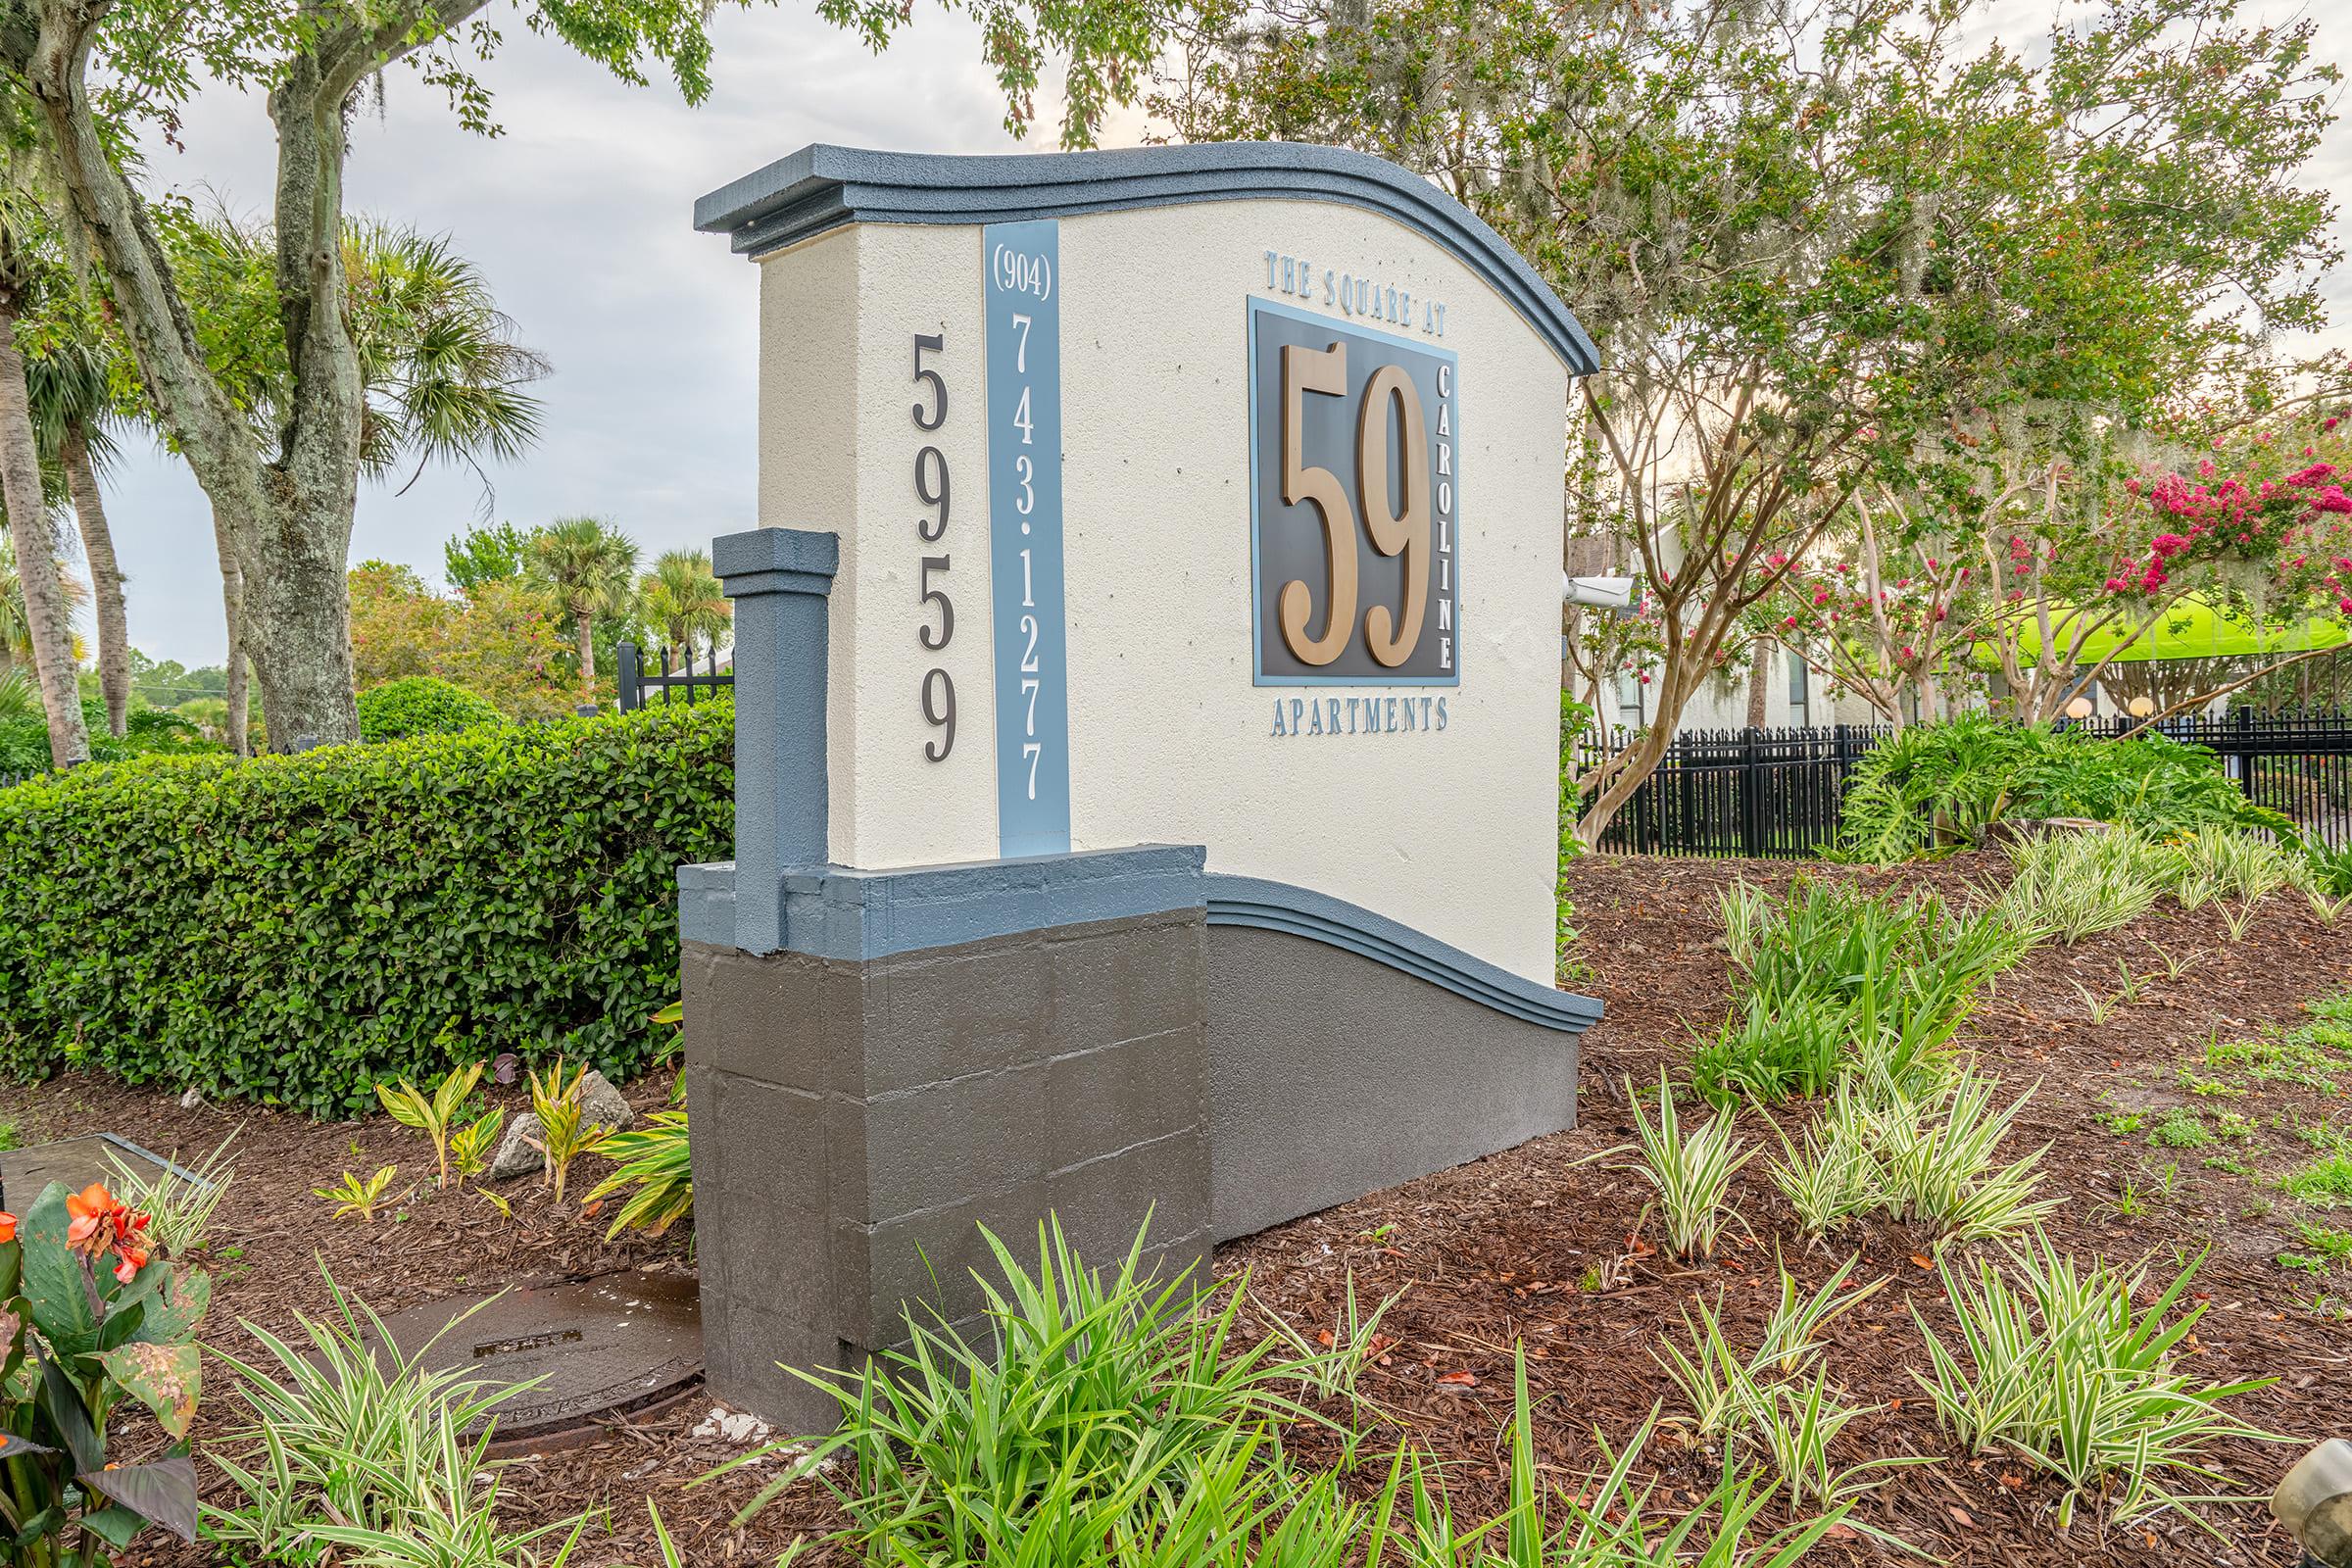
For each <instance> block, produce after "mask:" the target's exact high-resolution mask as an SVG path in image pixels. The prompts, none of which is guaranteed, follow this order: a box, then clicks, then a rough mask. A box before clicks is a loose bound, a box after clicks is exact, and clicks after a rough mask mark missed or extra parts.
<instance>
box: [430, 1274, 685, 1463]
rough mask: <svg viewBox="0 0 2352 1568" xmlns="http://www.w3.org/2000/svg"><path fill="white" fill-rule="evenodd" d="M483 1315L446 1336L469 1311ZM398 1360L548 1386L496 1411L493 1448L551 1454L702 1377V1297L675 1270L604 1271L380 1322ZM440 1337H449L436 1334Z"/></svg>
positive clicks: (437, 1304)
mask: <svg viewBox="0 0 2352 1568" xmlns="http://www.w3.org/2000/svg"><path fill="white" fill-rule="evenodd" d="M483 1301H487V1302H489V1304H488V1305H486V1306H483V1307H482V1308H481V1310H480V1311H478V1312H475V1313H474V1314H473V1315H472V1316H471V1317H469V1318H466V1321H465V1322H463V1323H459V1324H457V1326H456V1327H454V1328H451V1327H450V1324H451V1322H452V1321H453V1320H454V1319H455V1318H456V1317H457V1316H458V1315H459V1314H460V1313H462V1312H464V1311H466V1309H467V1308H468V1307H471V1306H474V1305H475V1304H477V1303H479V1302H483ZM384 1328H385V1330H386V1331H387V1332H388V1333H389V1334H390V1335H391V1337H392V1342H393V1344H395V1345H396V1346H398V1347H399V1348H400V1349H401V1352H402V1353H403V1354H404V1355H414V1354H416V1353H417V1350H418V1349H419V1348H421V1347H423V1346H424V1345H425V1344H426V1343H427V1342H430V1341H432V1340H433V1336H435V1335H436V1334H439V1335H441V1338H440V1340H439V1342H438V1343H436V1344H434V1345H433V1348H432V1351H431V1353H430V1355H429V1356H427V1358H426V1360H427V1364H428V1365H429V1366H431V1367H432V1368H433V1369H434V1370H440V1369H443V1368H450V1369H454V1370H458V1371H462V1372H464V1373H466V1375H467V1376H470V1377H479V1378H486V1379H494V1380H496V1381H499V1382H503V1383H527V1382H529V1381H530V1380H531V1379H533V1378H544V1379H546V1381H545V1382H543V1383H541V1384H540V1385H539V1387H537V1388H535V1389H532V1390H530V1391H529V1392H528V1393H524V1394H518V1395H516V1396H515V1397H514V1398H512V1399H509V1400H507V1401H506V1402H505V1403H503V1404H501V1405H500V1406H499V1407H498V1409H497V1411H496V1412H495V1414H496V1415H497V1418H498V1436H497V1440H496V1443H495V1444H494V1446H496V1447H498V1448H502V1449H503V1448H507V1447H509V1446H526V1445H527V1446H531V1447H539V1448H544V1447H549V1446H561V1442H562V1440H563V1439H564V1437H565V1436H566V1435H586V1434H587V1433H589V1432H592V1431H593V1430H594V1422H593V1420H592V1418H594V1417H597V1416H616V1415H626V1414H629V1413H631V1412H634V1411H639V1410H643V1409H646V1408H648V1407H649V1406H652V1405H656V1404H661V1403H662V1402H664V1401H665V1400H667V1399H669V1398H671V1397H675V1396H676V1395H678V1394H680V1393H682V1392H683V1391H684V1390H685V1389H686V1387H687V1385H689V1384H691V1383H693V1382H694V1381H695V1380H696V1379H698V1378H700V1377H701V1376H702V1373H703V1310H702V1297H701V1295H700V1293H699V1291H698V1289H697V1287H696V1284H695V1281H694V1280H693V1279H692V1278H689V1277H680V1276H678V1275H675V1274H636V1273H627V1274H604V1275H599V1276H598V1277H597V1278H595V1279H591V1280H580V1281H576V1282H574V1283H571V1284H566V1285H549V1286H540V1287H535V1288H531V1289H526V1290H511V1291H508V1292H507V1293H506V1294H504V1295H503V1296H497V1297H495V1298H493V1297H492V1296H489V1295H474V1296H461V1297H452V1298H450V1299H447V1300H441V1301H434V1302H431V1303H429V1304H427V1305H424V1306H415V1307H411V1308H409V1309H408V1310H407V1311H405V1312H395V1313H393V1314H391V1315H390V1316H388V1317H386V1318H385V1319H384ZM444 1329H447V1330H448V1332H447V1333H443V1332H442V1331H443V1330H444Z"/></svg>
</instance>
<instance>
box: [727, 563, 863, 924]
mask: <svg viewBox="0 0 2352 1568" xmlns="http://www.w3.org/2000/svg"><path fill="white" fill-rule="evenodd" d="M840 564H841V541H840V538H839V537H838V536H837V535H834V534H829V533H814V532H809V531H807V530H803V529H798V528H754V529H752V530H751V531H750V532H749V533H731V534H727V535H725V536H723V537H721V538H718V539H714V540H712V541H711V568H712V569H713V570H714V571H716V572H717V574H718V579H719V581H720V582H721V583H723V584H724V585H725V587H726V590H727V597H728V598H730V599H732V600H734V601H735V945H736V946H737V947H739V948H742V949H743V950H744V951H746V952H748V953H773V952H774V951H776V949H778V948H780V947H782V946H783V945H784V900H783V878H784V874H785V873H786V872H787V871H796V870H805V869H810V868H814V867H818V866H822V865H823V864H825V862H826V860H827V858H828V857H829V841H828V839H827V835H826V801H825V685H826V682H825V650H826V639H827V631H828V626H827V622H828V620H829V618H830V617H829V614H828V607H827V599H828V597H829V596H830V595H831V594H832V591H833V574H834V573H835V571H837V570H838V569H839V568H840Z"/></svg>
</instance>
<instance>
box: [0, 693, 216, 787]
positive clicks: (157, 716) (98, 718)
mask: <svg viewBox="0 0 2352 1568" xmlns="http://www.w3.org/2000/svg"><path fill="white" fill-rule="evenodd" d="M36 696H37V694H36ZM81 720H82V723H83V725H84V726H85V727H86V728H87V729H88V730H89V732H90V760H91V761H93V762H121V761H127V760H130V759H132V758H136V757H157V756H163V757H180V756H192V755H198V754H203V753H219V752H221V751H223V750H225V748H223V747H221V746H220V745H218V744H216V743H215V742H212V741H208V740H206V739H205V738H204V734H203V732H202V731H201V730H199V729H197V727H196V726H195V725H193V724H191V723H189V722H188V721H187V720H186V719H184V718H182V717H180V716H179V715H178V714H177V713H170V712H166V711H164V710H162V709H160V708H142V709H140V710H138V711H136V712H133V713H132V714H131V715H130V716H129V718H128V719H127V720H125V721H124V724H123V735H122V736H120V737H117V736H114V735H110V734H108V733H107V728H106V705H105V704H104V703H101V702H99V701H97V700H96V699H95V698H90V699H85V700H84V701H83V703H82V705H81ZM48 766H49V730H48V727H47V725H46V723H45V722H44V720H43V719H42V717H41V712H40V708H39V706H38V704H37V702H36V703H35V705H34V706H33V708H32V709H31V711H28V712H26V713H24V714H22V715H19V716H17V717H13V718H11V717H0V774H6V773H38V772H41V771H43V770H44V769H46V768H47V767H48Z"/></svg>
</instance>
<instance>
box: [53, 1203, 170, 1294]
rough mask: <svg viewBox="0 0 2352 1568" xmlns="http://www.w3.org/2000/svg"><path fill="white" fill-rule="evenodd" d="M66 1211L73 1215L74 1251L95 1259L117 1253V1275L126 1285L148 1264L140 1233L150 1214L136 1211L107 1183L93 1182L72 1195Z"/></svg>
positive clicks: (69, 1230)
mask: <svg viewBox="0 0 2352 1568" xmlns="http://www.w3.org/2000/svg"><path fill="white" fill-rule="evenodd" d="M66 1212H67V1213H68V1214H70V1215H72V1216H73V1218H72V1219H71V1220H70V1221H69V1222H68V1223H67V1225H66V1245H67V1246H68V1247H70V1248H72V1249H73V1250H74V1251H76V1252H81V1253H84V1254H86V1255H87V1256H88V1257H89V1258H90V1260H91V1261H92V1262H95V1261H96V1260H97V1259H98V1258H99V1257H101V1256H103V1255H104V1254H105V1253H107V1252H109V1251H111V1252H113V1253H114V1254H115V1278H117V1279H119V1280H121V1281H122V1282H123V1284H125V1285H127V1284H129V1283H130V1282H131V1279H132V1278H133V1277H134V1276H135V1275H137V1273H138V1271H139V1270H140V1269H141V1268H143V1267H145V1266H146V1263H147V1249H146V1248H145V1247H143V1246H141V1245H139V1242H138V1236H139V1234H140V1233H141V1232H142V1231H144V1230H146V1228H147V1224H148V1220H149V1218H150V1216H148V1215H146V1214H141V1213H137V1212H135V1211H133V1210H132V1209H131V1207H130V1206H129V1205H128V1204H126V1203H124V1202H123V1201H122V1200H121V1199H119V1198H117V1197H115V1195H114V1194H112V1193H110V1192H108V1191H107V1190H106V1184H105V1183H104V1182H92V1183H90V1185H89V1186H87V1187H85V1188H83V1189H82V1190H81V1191H80V1192H78V1193H73V1194H70V1195H68V1197H67V1199H66Z"/></svg>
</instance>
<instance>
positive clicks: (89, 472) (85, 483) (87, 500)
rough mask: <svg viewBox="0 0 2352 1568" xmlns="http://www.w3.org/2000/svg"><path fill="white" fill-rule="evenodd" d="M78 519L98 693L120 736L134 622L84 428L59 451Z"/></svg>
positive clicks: (71, 431) (75, 429)
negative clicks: (94, 626)
mask: <svg viewBox="0 0 2352 1568" xmlns="http://www.w3.org/2000/svg"><path fill="white" fill-rule="evenodd" d="M58 461H59V463H60V464H61V465H62V466H64V468H65V470H66V488H67V490H68V492H69V493H71V494H72V496H73V517H74V520H75V521H77V522H78V523H79V524H80V525H81V551H82V554H83V555H85V556H87V557H88V558H89V562H90V596H91V598H92V600H93V601H94V609H95V610H96V612H97V620H98V694H99V696H100V697H101V698H103V699H104V700H105V703H106V728H107V733H109V734H111V735H115V736H118V737H120V736H121V735H122V733H123V726H124V725H125V724H126V723H128V722H129V719H130V623H129V620H128V617H127V616H126V615H125V614H124V613H123V571H122V568H121V566H120V565H119V564H117V562H116V560H115V536H114V531H113V530H112V529H111V528H109V527H108V526H107V521H106V497H105V496H104V495H103V494H102V493H101V492H100V491H99V488H98V475H97V472H96V470H94V469H93V468H92V467H91V466H90V443H89V438H88V436H87V435H86V434H85V433H84V432H83V430H82V428H81V426H80V425H79V424H78V423H75V424H70V425H68V426H67V427H66V433H65V439H64V440H63V441H62V442H61V443H60V444H59V447H58Z"/></svg>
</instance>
